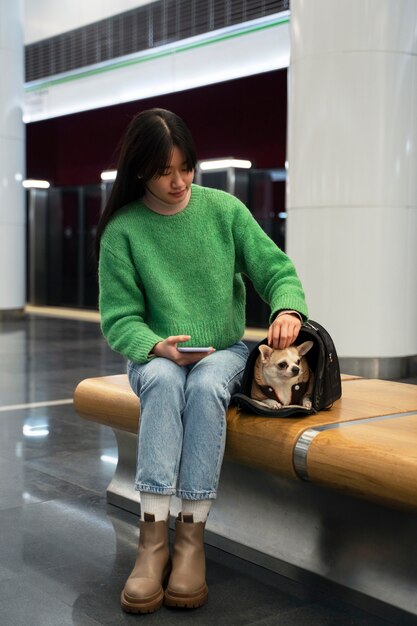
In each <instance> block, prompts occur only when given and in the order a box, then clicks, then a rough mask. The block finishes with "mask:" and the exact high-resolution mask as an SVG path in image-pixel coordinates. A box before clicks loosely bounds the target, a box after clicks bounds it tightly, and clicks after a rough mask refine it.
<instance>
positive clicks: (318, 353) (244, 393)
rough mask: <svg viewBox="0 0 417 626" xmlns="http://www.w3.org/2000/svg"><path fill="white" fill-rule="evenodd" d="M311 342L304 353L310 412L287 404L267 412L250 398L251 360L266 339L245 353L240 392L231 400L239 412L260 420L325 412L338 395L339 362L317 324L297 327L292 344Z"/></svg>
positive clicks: (253, 362)
mask: <svg viewBox="0 0 417 626" xmlns="http://www.w3.org/2000/svg"><path fill="white" fill-rule="evenodd" d="M304 341H312V342H313V347H312V348H311V349H310V350H309V351H308V352H307V354H306V355H305V358H306V359H307V362H308V365H309V367H310V370H311V371H312V372H313V374H314V386H313V392H312V394H311V402H312V407H311V409H307V408H305V407H303V406H300V405H296V404H291V405H288V406H283V407H282V408H280V409H270V408H268V407H267V406H262V405H260V404H259V403H258V402H257V401H256V400H253V399H252V398H251V388H252V381H253V375H254V366H255V361H256V359H257V358H258V356H259V346H260V345H262V344H266V343H267V339H264V340H263V341H260V342H259V343H258V344H257V345H256V346H255V348H254V349H253V350H252V351H251V353H250V354H249V358H248V361H247V363H246V368H245V371H244V373H243V379H242V385H241V391H240V393H236V394H235V395H234V396H233V397H232V401H233V402H234V403H235V404H237V405H238V406H239V407H240V408H241V409H244V410H246V411H248V412H250V413H255V414H256V415H261V416H263V417H293V416H294V417H295V416H299V417H301V416H303V415H304V416H307V415H311V414H313V413H317V411H320V410H323V409H329V408H330V407H331V406H332V404H333V402H334V401H335V400H338V398H340V397H341V395H342V385H341V379H340V368H339V359H338V357H337V353H336V348H335V346H334V343H333V340H332V338H331V337H330V335H329V333H328V332H327V330H326V329H325V328H323V326H321V325H320V324H319V323H318V322H314V321H313V320H309V321H308V322H304V323H303V324H302V326H301V329H300V332H299V335H298V337H297V340H296V342H295V344H296V345H299V344H301V343H304Z"/></svg>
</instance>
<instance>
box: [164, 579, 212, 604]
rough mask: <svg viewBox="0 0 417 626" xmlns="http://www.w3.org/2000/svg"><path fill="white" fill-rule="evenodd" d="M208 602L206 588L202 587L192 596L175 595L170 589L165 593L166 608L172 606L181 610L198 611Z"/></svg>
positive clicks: (205, 586)
mask: <svg viewBox="0 0 417 626" xmlns="http://www.w3.org/2000/svg"><path fill="white" fill-rule="evenodd" d="M207 600H208V587H207V585H206V584H204V585H203V587H201V588H200V589H199V590H198V591H196V592H195V593H193V594H191V595H190V594H185V593H176V592H175V591H172V590H170V589H167V590H166V591H165V604H166V606H173V607H177V608H181V609H198V608H199V607H200V606H203V604H205V603H206V602H207Z"/></svg>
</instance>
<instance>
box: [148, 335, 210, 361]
mask: <svg viewBox="0 0 417 626" xmlns="http://www.w3.org/2000/svg"><path fill="white" fill-rule="evenodd" d="M189 339H191V337H190V335H173V336H171V337H167V338H166V339H164V340H163V341H159V342H158V343H157V344H155V345H154V347H153V348H152V351H151V354H154V355H155V356H161V357H163V358H165V359H170V361H174V363H177V365H192V364H193V363H197V362H198V361H201V359H204V357H205V356H208V355H209V354H212V353H213V352H215V348H211V349H210V350H209V352H179V351H178V350H177V344H178V343H182V342H183V341H188V340H189Z"/></svg>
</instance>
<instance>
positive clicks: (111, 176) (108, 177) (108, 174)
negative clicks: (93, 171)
mask: <svg viewBox="0 0 417 626" xmlns="http://www.w3.org/2000/svg"><path fill="white" fill-rule="evenodd" d="M100 176H101V180H103V181H104V182H108V181H112V180H116V176H117V170H106V171H104V172H101V174H100Z"/></svg>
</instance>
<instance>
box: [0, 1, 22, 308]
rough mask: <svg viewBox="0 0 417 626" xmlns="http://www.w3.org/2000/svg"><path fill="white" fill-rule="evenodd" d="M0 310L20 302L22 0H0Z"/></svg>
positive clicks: (20, 303)
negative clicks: (2, 0)
mask: <svg viewBox="0 0 417 626" xmlns="http://www.w3.org/2000/svg"><path fill="white" fill-rule="evenodd" d="M0 69H1V81H0V313H1V311H5V310H16V309H22V308H23V306H24V304H25V264H26V263H25V220H26V217H25V196H24V190H23V187H22V178H23V174H24V168H25V160H24V159H25V149H24V127H23V122H22V114H23V112H22V105H23V81H24V77H23V1H22V0H13V1H12V2H0Z"/></svg>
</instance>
